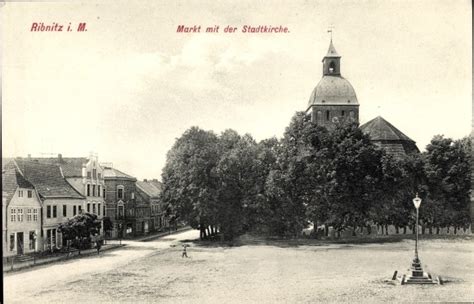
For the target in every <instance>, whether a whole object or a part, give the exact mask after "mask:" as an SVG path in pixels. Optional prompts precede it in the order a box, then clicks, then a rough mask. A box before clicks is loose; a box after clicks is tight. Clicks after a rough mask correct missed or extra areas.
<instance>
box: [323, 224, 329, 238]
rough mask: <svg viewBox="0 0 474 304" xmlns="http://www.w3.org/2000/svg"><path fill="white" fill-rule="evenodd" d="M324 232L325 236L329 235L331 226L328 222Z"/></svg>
mask: <svg viewBox="0 0 474 304" xmlns="http://www.w3.org/2000/svg"><path fill="white" fill-rule="evenodd" d="M324 234H325V236H329V227H328V225H327V224H324Z"/></svg>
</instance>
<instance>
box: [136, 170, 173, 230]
mask: <svg viewBox="0 0 474 304" xmlns="http://www.w3.org/2000/svg"><path fill="white" fill-rule="evenodd" d="M136 185H137V196H138V199H139V200H141V201H142V202H144V203H145V204H147V205H148V206H149V209H150V230H151V231H160V230H164V229H167V228H168V227H169V223H168V220H167V217H166V213H165V211H166V210H165V208H164V206H163V204H162V203H161V201H160V194H161V189H162V186H163V185H162V184H161V183H160V182H159V181H158V180H157V179H152V180H146V179H145V180H143V181H137V183H136Z"/></svg>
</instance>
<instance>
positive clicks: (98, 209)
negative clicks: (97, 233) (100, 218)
mask: <svg viewBox="0 0 474 304" xmlns="http://www.w3.org/2000/svg"><path fill="white" fill-rule="evenodd" d="M97 215H100V204H97Z"/></svg>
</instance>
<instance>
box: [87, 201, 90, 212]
mask: <svg viewBox="0 0 474 304" xmlns="http://www.w3.org/2000/svg"><path fill="white" fill-rule="evenodd" d="M87 212H91V204H90V203H87Z"/></svg>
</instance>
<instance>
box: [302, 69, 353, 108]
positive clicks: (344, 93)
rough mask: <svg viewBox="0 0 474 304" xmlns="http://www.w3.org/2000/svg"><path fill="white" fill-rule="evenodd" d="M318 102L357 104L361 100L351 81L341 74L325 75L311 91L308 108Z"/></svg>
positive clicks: (322, 103)
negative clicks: (358, 98)
mask: <svg viewBox="0 0 474 304" xmlns="http://www.w3.org/2000/svg"><path fill="white" fill-rule="evenodd" d="M318 104H319V105H334V104H336V105H357V104H359V102H358V100H357V96H356V93H355V90H354V88H353V87H352V85H351V84H350V82H349V81H347V80H346V79H345V78H343V77H341V76H328V75H325V76H323V78H321V80H320V81H319V83H318V84H317V85H316V87H315V88H314V90H313V92H312V93H311V96H310V98H309V102H308V108H309V107H311V106H312V105H318Z"/></svg>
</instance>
